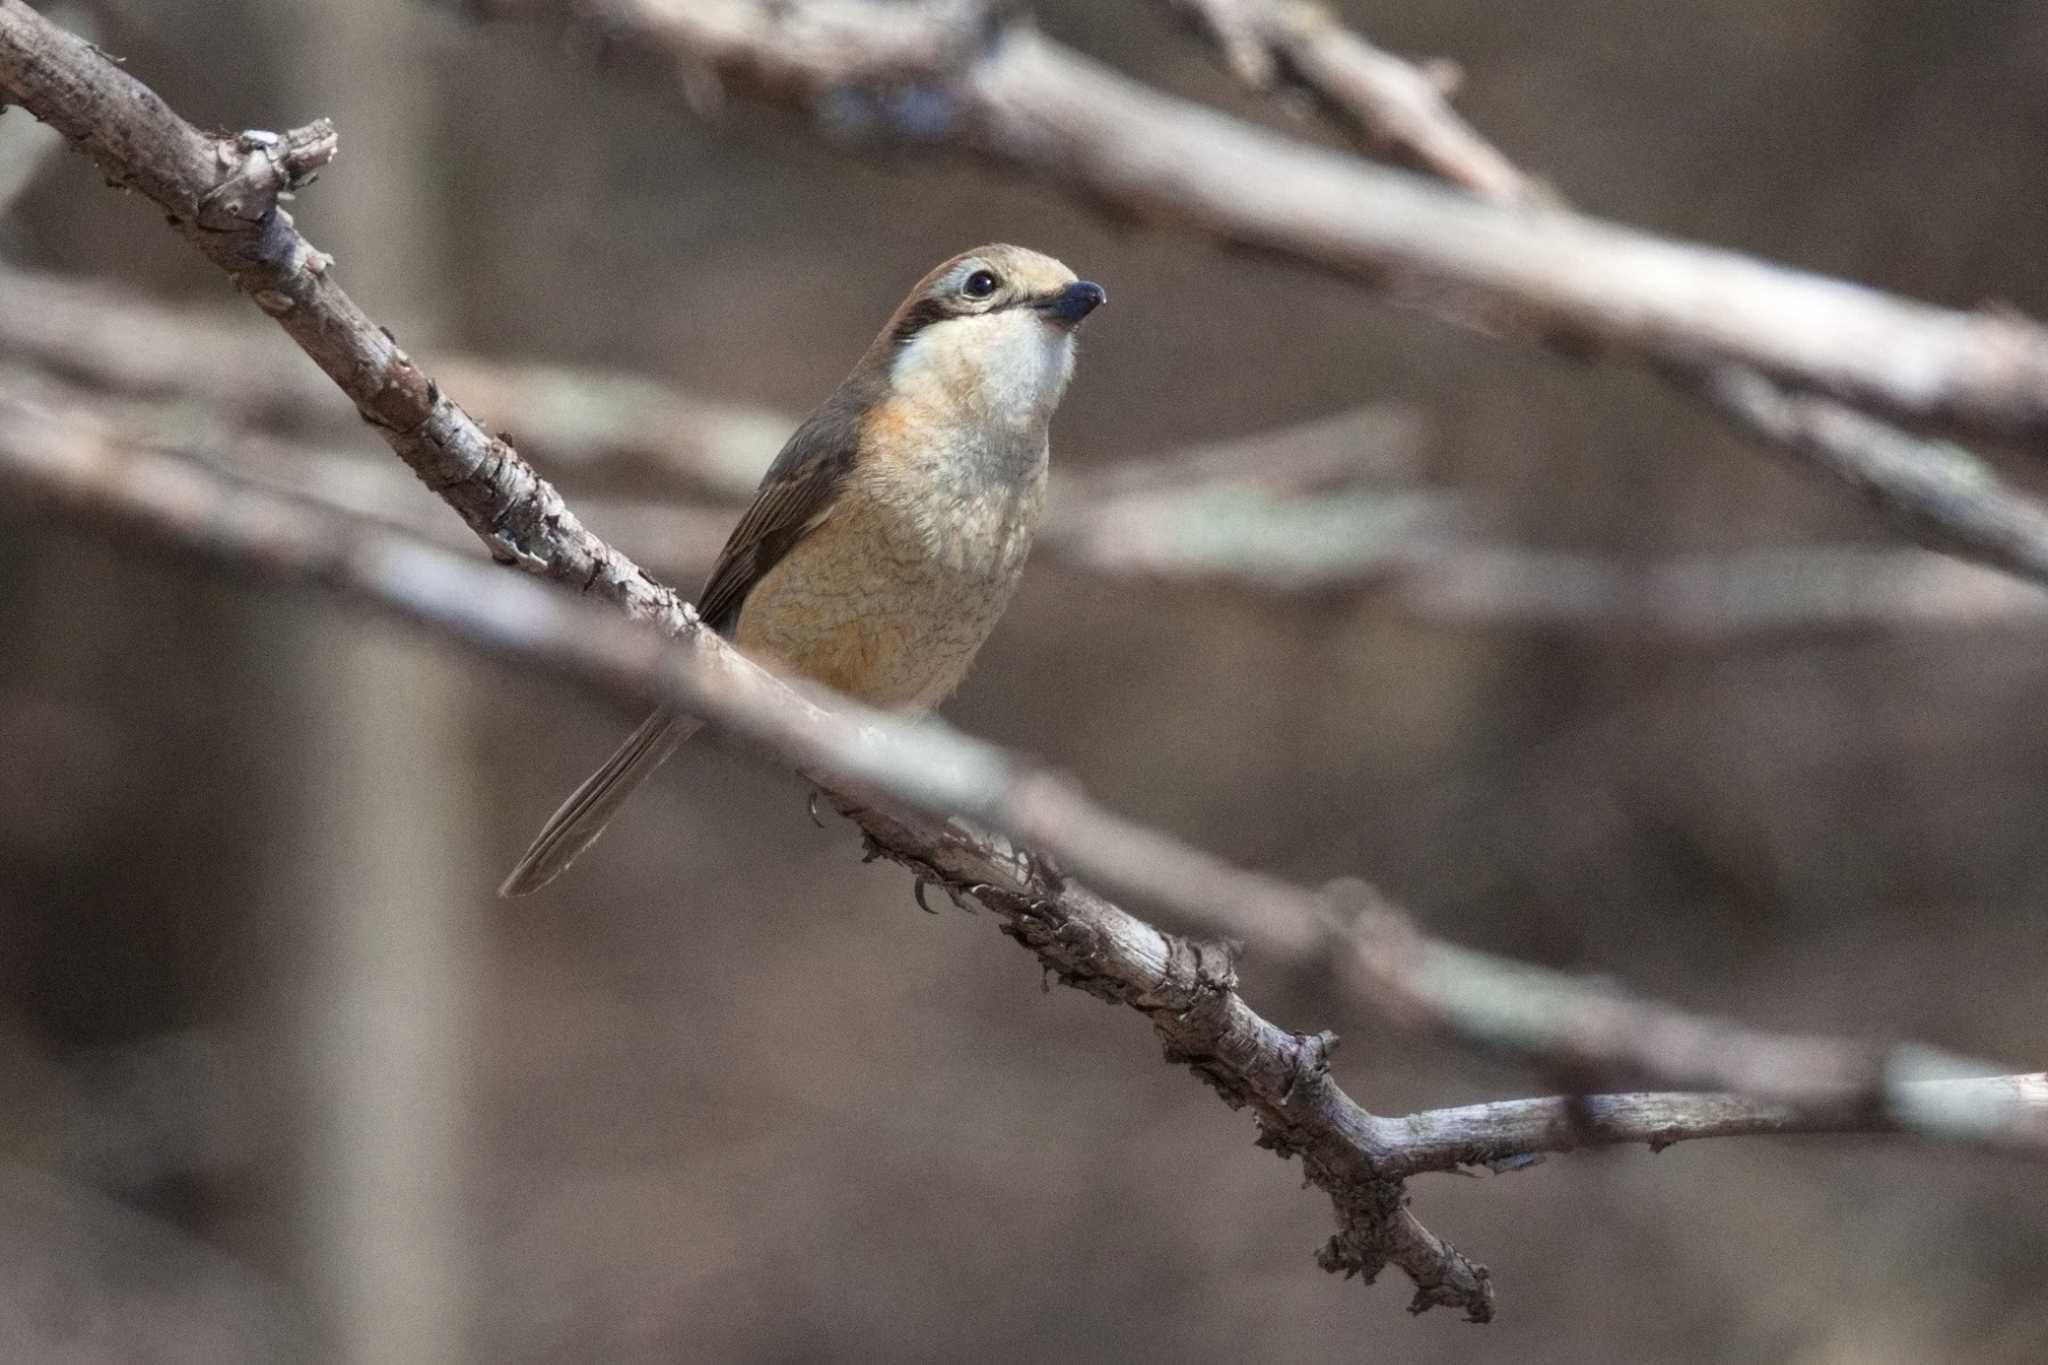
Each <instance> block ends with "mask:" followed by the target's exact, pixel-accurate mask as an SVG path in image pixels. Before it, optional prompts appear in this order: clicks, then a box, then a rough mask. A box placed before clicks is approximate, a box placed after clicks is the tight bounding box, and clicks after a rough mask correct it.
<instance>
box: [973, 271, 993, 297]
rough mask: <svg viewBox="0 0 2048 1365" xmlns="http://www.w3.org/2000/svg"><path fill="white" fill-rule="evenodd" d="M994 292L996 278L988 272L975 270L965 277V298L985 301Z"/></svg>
mask: <svg viewBox="0 0 2048 1365" xmlns="http://www.w3.org/2000/svg"><path fill="white" fill-rule="evenodd" d="M995 292H996V277H995V275H994V274H992V273H991V272H989V271H986V270H977V271H975V272H974V273H973V274H972V275H969V276H968V277H967V297H968V298H970V299H985V298H987V297H988V296H989V295H990V294H993V293H995Z"/></svg>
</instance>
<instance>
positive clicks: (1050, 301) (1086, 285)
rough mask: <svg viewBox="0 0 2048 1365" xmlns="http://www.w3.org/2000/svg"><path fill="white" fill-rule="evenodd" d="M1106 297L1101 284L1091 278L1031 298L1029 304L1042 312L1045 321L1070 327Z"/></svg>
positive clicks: (1094, 308) (1107, 296)
mask: <svg viewBox="0 0 2048 1365" xmlns="http://www.w3.org/2000/svg"><path fill="white" fill-rule="evenodd" d="M1108 298H1109V295H1108V294H1106V293H1104V292H1103V289H1102V286H1101V285H1099V284H1096V283H1094V282H1093V281H1091V280H1075V281H1074V282H1073V283H1072V284H1070V285H1068V286H1067V287H1066V288H1064V289H1062V290H1060V291H1059V292H1057V293H1054V294H1047V295H1046V296H1044V297H1043V298H1039V299H1034V300H1032V303H1031V306H1032V307H1033V308H1036V309H1037V310H1038V311H1039V312H1040V313H1042V314H1044V315H1045V319H1046V321H1048V322H1051V323H1053V324H1055V325H1056V326H1059V327H1062V328H1072V327H1074V326H1076V325H1078V324H1079V323H1080V321H1081V319H1082V318H1085V317H1087V316H1088V315H1089V314H1090V313H1092V312H1094V311H1095V310H1096V309H1097V308H1099V307H1101V306H1102V304H1103V302H1104V301H1105V300H1107V299H1108Z"/></svg>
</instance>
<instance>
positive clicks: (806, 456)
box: [697, 382, 867, 635]
mask: <svg viewBox="0 0 2048 1365" xmlns="http://www.w3.org/2000/svg"><path fill="white" fill-rule="evenodd" d="M864 387H865V386H863V385H861V384H859V383H856V382H849V383H848V384H846V385H844V386H842V388H841V389H840V391H839V392H838V393H835V394H834V395H833V396H832V398H831V399H830V400H829V401H827V403H826V404H825V406H824V407H821V408H819V409H818V410H817V411H816V412H814V413H812V414H811V415H810V416H809V417H807V418H805V419H804V423H803V425H802V426H799V427H798V428H797V429H796V431H795V432H794V433H792V434H791V436H790V438H789V441H788V443H787V444H785V445H784V446H783V447H782V453H781V454H779V455H777V456H776V457H775V462H774V463H773V464H771V465H769V466H768V472H767V474H765V475H763V476H762V479H761V487H760V489H759V491H758V492H756V493H755V494H754V502H753V505H752V506H751V507H749V508H747V512H746V515H745V516H743V517H741V518H740V522H739V525H737V526H735V527H733V530H732V535H731V536H729V537H728V538H727V539H726V542H725V549H724V550H722V551H720V552H719V556H718V563H717V564H715V565H713V566H712V569H711V576H710V577H709V578H707V579H706V580H705V581H704V591H703V592H702V593H700V594H699V595H698V598H697V611H698V614H699V615H701V616H702V617H703V618H704V622H705V624H707V625H709V626H710V627H711V628H712V629H713V630H715V631H718V632H719V633H720V634H722V635H730V634H731V633H732V630H733V627H734V626H735V625H736V624H737V622H738V620H739V614H740V608H741V607H742V606H743V605H745V603H746V600H747V594H748V593H749V592H751V591H753V588H754V585H755V584H756V583H758V582H760V581H761V579H762V576H763V575H765V574H766V573H767V572H768V571H769V570H770V569H772V568H774V567H775V566H776V564H778V563H780V562H781V560H782V557H783V556H784V555H786V554H788V553H789V551H790V549H791V548H792V547H793V546H795V545H796V543H797V542H798V541H800V540H802V539H803V538H804V536H805V535H807V534H808V533H809V532H810V531H811V529H812V528H813V527H815V526H816V525H817V524H818V523H819V522H821V521H823V520H824V518H825V515H826V513H827V512H829V511H830V510H831V507H832V502H833V499H834V497H835V496H836V495H837V494H838V491H839V489H840V486H841V485H842V484H844V483H845V481H846V474H847V471H848V470H849V469H851V468H852V467H853V460H854V455H855V452H856V451H857V450H858V449H859V446H860V414H861V413H862V412H864V411H865V410H866V408H867V403H866V402H865V401H864V399H865V395H864V393H863V392H861V390H862V389H863V388H864Z"/></svg>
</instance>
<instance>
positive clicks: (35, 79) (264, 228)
mask: <svg viewBox="0 0 2048 1365" xmlns="http://www.w3.org/2000/svg"><path fill="white" fill-rule="evenodd" d="M0 96H4V98H5V100H7V101H11V102H13V103H16V104H19V105H21V106H22V107H23V108H25V109H27V110H28V111H29V112H30V113H32V114H34V115H35V116H36V117H37V118H39V119H41V120H43V122H45V123H48V124H49V125H50V126H52V127H54V128H55V129H57V131H58V132H60V133H62V134H64V136H65V137H67V138H69V139H70V140H71V141H72V142H74V143H75V144H77V145H78V147H79V149H80V150H82V151H84V152H85V153H86V154H88V155H89V156H91V157H92V158H93V160H94V161H96V162H98V163H99V166H100V169H101V170H102V171H104V172H105V173H106V175H107V177H108V179H109V180H110V181H111V182H112V183H114V184H116V185H118V186H122V187H125V188H128V189H132V190H135V191H137V192H139V193H141V194H142V195H144V196H145V197H147V198H149V199H151V200H153V201H154V202H155V203H156V204H157V205H159V206H160V207H161V208H162V209H163V210H164V211H165V212H166V214H167V215H168V217H169V221H170V224H171V226H172V227H174V228H176V229H177V230H178V231H179V232H180V233H181V234H182V235H183V236H184V237H185V238H186V240H188V241H190V242H191V243H192V244H193V245H194V246H196V247H197V248H198V249H199V251H200V252H201V254H203V255H204V256H206V258H207V259H208V260H211V261H212V262H213V263H214V264H216V265H218V266H219V267H220V268H221V269H222V270H224V271H226V272H227V273H228V275H229V276H230V277H231V278H232V279H233V280H234V281H235V284H236V286H237V287H238V288H239V289H241V290H242V292H243V293H245V294H247V295H248V296H249V297H250V299H252V300H253V301H254V302H255V303H256V305H257V306H258V307H259V308H261V309H262V310H263V311H264V312H265V313H268V314H269V315H270V316H271V317H272V318H274V319H275V320H276V321H277V323H278V325H279V326H281V327H283V328H284V329H285V331H286V332H287V333H288V334H289V335H290V336H291V338H292V340H294V341H296V342H297V343H298V344H299V348H300V349H301V350H303V351H304V352H305V353H306V354H307V355H308V356H310V357H312V359H313V362H314V363H315V364H317V365H318V366H319V367H320V368H321V370H322V371H324V372H325V373H326V375H327V376H328V378H330V379H331V380H333V381H334V383H335V384H336V385H338V386H339V387H340V388H341V391H342V392H343V393H345V394H346V395H348V397H349V398H350V399H352V400H353V401H354V403H355V405H356V410H357V412H359V413H360V414H361V415H362V418H363V420H364V421H365V422H368V423H369V424H370V425H371V426H373V427H375V428H376V429H377V432H378V434H379V435H381V436H382V437H383V438H384V439H385V441H386V442H387V443H389V444H390V446H391V448H392V449H393V450H394V451H396V452H397V453H398V456H399V458H400V459H402V460H404V461H405V462H406V464H408V465H410V466H411V467H412V470H413V472H414V473H415V474H417V475H419V477H420V479H421V481H423V482H424V483H425V484H426V485H427V487H429V488H431V489H433V490H434V491H435V492H436V493H438V494H439V495H440V496H441V498H442V500H443V501H445V502H446V503H448V505H449V506H450V507H453V508H454V509H455V510H456V511H457V512H458V513H459V514H460V515H461V516H462V519H463V521H464V522H465V523H466V524H467V525H468V526H469V527H470V529H471V530H472V531H474V532H475V533H476V534H477V535H478V537H480V538H481V539H482V540H483V541H484V543H485V544H486V545H488V546H490V547H491V549H492V553H493V554H495V555H497V556H499V557H501V558H505V559H507V560H510V561H514V562H518V563H519V564H520V565H521V567H523V568H526V569H529V570H532V571H534V572H537V573H542V574H545V575H546V576H548V577H550V578H554V579H557V580H559V581H562V582H566V583H571V584H573V585H575V586H576V588H577V589H578V590H579V591H581V592H585V593H590V594H594V595H596V596H598V597H599V598H601V599H603V600H605V601H608V602H612V603H614V604H615V605H617V606H619V607H620V608H622V609H623V610H625V611H626V612H627V614H628V615H630V616H632V617H634V618H636V619H641V620H651V621H655V622H658V623H659V624H660V625H661V626H662V627H663V628H664V629H666V630H669V631H671V632H673V631H678V630H683V629H686V628H690V627H691V626H693V624H694V620H695V618H694V615H693V614H692V613H691V612H690V610H689V608H688V607H687V605H686V604H685V603H684V602H683V601H682V599H681V598H679V597H677V596H676V594H675V593H674V592H673V591H672V590H670V589H668V588H664V587H661V586H659V585H657V584H656V583H655V582H654V580H653V579H651V578H649V577H648V576H647V575H646V574H644V573H642V572H641V571H640V568H639V566H638V565H636V564H634V563H633V562H632V561H631V560H629V559H627V558H625V556H623V555H621V554H620V553H619V552H618V551H616V550H614V549H613V548H612V547H610V546H609V545H606V544H605V543H604V542H602V541H600V540H599V539H598V538H597V537H596V536H593V535H591V534H590V533H589V532H588V531H586V530H585V529H584V528H583V525H582V523H580V522H579V521H577V520H576V517H575V514H574V513H572V512H570V511H569V509H568V507H567V505H566V504H564V503H563V501H562V499H561V496H560V495H559V494H557V493H556V492H555V490H554V488H553V487H552V486H551V485H550V484H548V483H547V481H546V480H544V479H542V478H541V477H540V476H539V475H538V474H536V473H534V471H533V468H532V467H531V466H530V465H528V464H527V463H526V461H525V460H523V459H521V458H520V457H519V453H518V452H517V451H515V450H514V449H513V448H512V447H511V445H510V444H509V443H507V442H505V441H503V440H500V439H498V438H497V437H494V436H491V435H490V434H489V433H487V432H485V431H484V430H483V429H482V428H481V427H479V426H478V425H477V424H476V423H475V422H474V421H473V420H471V418H470V416H469V414H468V413H466V412H464V411H463V410H462V409H461V408H460V407H457V406H456V405H455V404H454V403H452V402H450V401H449V400H448V399H446V398H445V397H443V396H442V394H441V390H440V388H439V386H438V385H436V384H435V383H434V382H433V381H432V380H429V379H428V378H427V376H426V375H425V374H423V373H422V372H421V371H420V369H419V367H418V366H416V365H414V364H413V362H412V359H411V357H409V356H408V355H406V353H405V352H404V351H402V350H400V349H399V348H398V344H397V342H395V341H394V340H392V338H391V335H390V333H388V332H386V331H385V330H384V329H382V328H380V327H378V326H377V325H376V323H375V322H373V321H372V320H371V319H370V317H369V315H368V314H367V313H365V312H363V310H362V309H361V308H360V307H358V306H357V305H356V302H355V300H353V299H351V298H350V297H349V296H348V295H347V294H346V293H344V292H343V291H342V289H341V286H340V285H339V284H337V283H335V281H334V279H333V277H332V276H331V274H330V273H329V267H330V266H331V265H332V264H333V262H332V260H331V259H330V258H329V257H328V256H326V255H325V254H324V253H322V252H320V251H317V250H315V249H314V247H313V245H312V244H311V243H310V242H308V241H307V240H306V239H305V238H304V237H302V236H300V235H299V232H298V230H297V229H296V228H295V227H293V226H292V220H291V215H290V214H288V213H286V212H285V211H284V210H283V209H281V208H279V207H278V200H279V199H280V197H282V196H284V195H286V194H287V193H289V192H290V191H291V190H293V189H295V188H297V187H298V186H300V185H303V184H304V183H305V182H306V181H307V180H309V179H310V178H311V177H312V176H313V175H314V174H315V173H317V172H318V170H319V169H320V167H322V166H324V165H325V164H326V163H327V162H328V161H329V160H330V159H331V158H332V157H333V155H334V149H335V133H334V128H333V126H332V125H331V124H328V123H326V122H325V121H322V122H319V123H314V124H311V125H309V126H308V127H305V128H301V129H298V130H296V131H294V132H290V133H287V134H284V135H283V136H281V137H280V136H279V135H277V134H275V133H265V132H249V133H242V134H238V135H236V136H234V137H227V138H222V137H210V136H208V135H207V134H205V133H202V132H200V131H199V130H198V129H197V128H194V127H193V126H192V125H191V124H189V123H187V122H185V120H183V119H182V118H180V117H178V115H177V114H176V113H175V112H173V111H172V110H171V108H170V107H169V106H168V105H166V104H165V103H164V102H163V101H162V100H161V99H160V98H158V97H157V95H156V93H155V92H154V91H152V90H150V89H149V87H147V86H145V85H144V84H142V83H141V82H140V81H138V80H136V79H135V78H134V77H132V76H130V75H128V73H127V72H125V71H123V70H122V69H121V68H120V67H118V66H116V65H114V63H113V62H111V61H109V60H108V59H107V58H106V56H105V55H104V54H102V53H101V52H100V51H99V49H97V48H95V47H93V46H92V45H91V44H90V43H87V42H85V41H84V40H83V39H81V38H78V37H76V36H74V35H73V34H70V33H67V32H65V31H64V30H63V29H60V28H58V27H57V26H56V25H54V24H52V23H50V22H49V21H48V20H45V19H43V18H42V17H41V16H40V15H38V14H37V13H36V12H35V11H34V10H31V9H30V8H28V6H27V5H25V4H23V3H22V2H21V0H0ZM536 549H538V550H539V551H540V557H538V558H536V557H535V552H536Z"/></svg>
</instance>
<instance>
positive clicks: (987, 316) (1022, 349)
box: [889, 307, 1074, 427]
mask: <svg viewBox="0 0 2048 1365" xmlns="http://www.w3.org/2000/svg"><path fill="white" fill-rule="evenodd" d="M1073 373H1074V337H1073V334H1072V333H1071V332H1067V331H1064V330H1062V329H1061V328H1058V327H1055V326H1053V325H1051V324H1050V323H1048V322H1047V321H1046V320H1045V319H1044V318H1042V317H1041V316H1039V314H1038V311H1037V310H1036V309H1033V308H1030V307H1013V308H1003V309H998V310H997V311H995V312H992V313H981V314H978V315H975V316H971V317H957V318H946V319H943V320H941V321H938V322H934V323H932V324H931V325H929V326H928V327H926V328H925V329H924V330H923V331H921V332H919V333H918V334H917V335H916V336H914V337H912V338H911V339H910V340H909V341H908V342H907V343H905V345H904V346H903V348H902V349H901V350H899V351H898V352H897V353H896V358H895V360H894V362H893V363H892V364H891V365H890V367H889V380H890V384H891V386H892V387H893V388H894V389H895V391H896V392H897V393H898V394H900V395H901V396H903V397H905V398H908V399H910V400H912V401H913V402H918V403H930V404H932V405H934V406H938V407H946V408H952V409H955V410H958V411H962V412H965V413H967V414H969V415H971V416H973V417H975V418H977V419H979V420H981V421H985V422H994V423H999V424H1001V425H1004V426H1011V427H1023V426H1031V425H1042V424H1043V423H1044V422H1045V421H1046V420H1047V419H1048V418H1050V417H1051V416H1052V410H1053V409H1054V408H1055V407H1056V406H1058V404H1059V401H1060V395H1061V394H1062V393H1064V392H1065V391H1066V387H1067V380H1068V379H1070V378H1072V377H1073Z"/></svg>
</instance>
